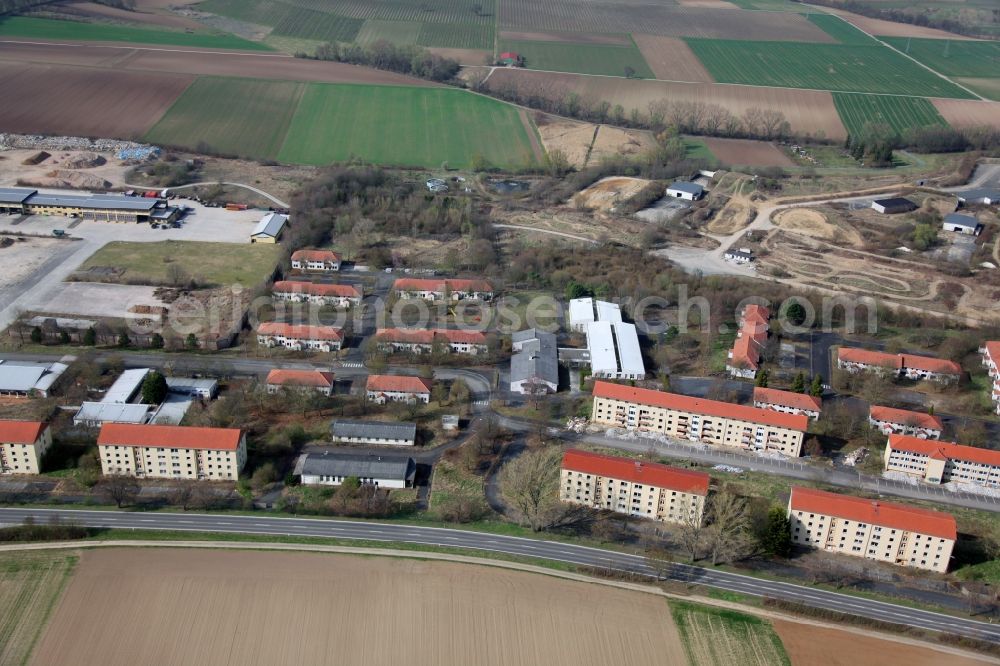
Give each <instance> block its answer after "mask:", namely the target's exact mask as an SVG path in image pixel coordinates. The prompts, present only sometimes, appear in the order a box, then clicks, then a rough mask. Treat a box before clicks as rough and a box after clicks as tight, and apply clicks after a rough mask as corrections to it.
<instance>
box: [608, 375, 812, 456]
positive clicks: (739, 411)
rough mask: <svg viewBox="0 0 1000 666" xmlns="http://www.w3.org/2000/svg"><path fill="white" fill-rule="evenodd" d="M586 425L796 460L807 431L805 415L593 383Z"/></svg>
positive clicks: (630, 387)
mask: <svg viewBox="0 0 1000 666" xmlns="http://www.w3.org/2000/svg"><path fill="white" fill-rule="evenodd" d="M590 420H591V422H593V423H595V424H598V425H604V426H608V427H612V428H623V429H626V430H637V431H640V432H649V433H655V434H660V435H666V436H667V437H672V438H674V439H679V440H687V441H692V442H702V443H704V444H711V445H714V446H729V447H734V448H740V449H747V450H750V451H757V452H770V453H780V454H782V455H786V456H790V457H798V456H799V455H801V453H802V441H803V439H804V438H805V433H806V430H807V429H808V427H809V417H807V416H805V415H804V414H782V413H779V412H774V411H771V410H768V409H759V408H757V407H748V406H746V405H735V404H732V403H728V402H719V401H717V400H706V399H703V398H692V397H690V396H686V395H679V394H677V393H666V392H664V391H654V390H652V389H645V388H635V387H632V386H624V385H621V384H612V383H611V382H602V381H596V382H594V405H593V409H592V411H591V417H590Z"/></svg>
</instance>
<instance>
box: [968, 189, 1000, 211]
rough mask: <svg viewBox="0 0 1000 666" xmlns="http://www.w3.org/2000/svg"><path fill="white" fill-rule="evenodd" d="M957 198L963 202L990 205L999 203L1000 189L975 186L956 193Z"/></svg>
mask: <svg viewBox="0 0 1000 666" xmlns="http://www.w3.org/2000/svg"><path fill="white" fill-rule="evenodd" d="M958 200H959V201H961V202H962V203H964V204H985V205H987V206H992V205H994V204H998V203H1000V189H997V188H990V187H977V188H974V189H971V190H965V191H964V192H959V193H958Z"/></svg>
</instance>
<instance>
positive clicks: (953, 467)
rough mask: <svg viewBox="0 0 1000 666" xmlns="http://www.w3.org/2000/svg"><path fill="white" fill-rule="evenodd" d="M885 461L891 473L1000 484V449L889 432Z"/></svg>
mask: <svg viewBox="0 0 1000 666" xmlns="http://www.w3.org/2000/svg"><path fill="white" fill-rule="evenodd" d="M882 462H883V464H884V465H885V471H887V472H902V473H904V474H909V475H910V476H915V477H918V478H920V479H922V480H923V481H926V482H927V483H948V482H950V481H957V482H960V483H974V484H977V485H980V486H988V487H991V488H996V487H998V486H1000V451H994V450H992V449H981V448H979V447H976V446H965V445H962V444H954V443H952V442H935V441H930V440H926V439H920V438H919V437H912V436H909V435H889V443H888V444H886V447H885V454H884V455H883V457H882Z"/></svg>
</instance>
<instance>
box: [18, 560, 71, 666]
mask: <svg viewBox="0 0 1000 666" xmlns="http://www.w3.org/2000/svg"><path fill="white" fill-rule="evenodd" d="M76 562H77V558H76V556H75V555H73V554H71V553H67V552H64V551H41V552H21V553H3V554H2V555H0V664H25V663H27V662H28V658H29V657H30V656H31V651H32V648H33V647H34V646H35V643H37V642H38V639H39V637H40V636H41V635H42V631H43V629H44V628H45V624H46V621H47V620H48V618H49V616H50V615H51V614H52V609H53V608H54V607H55V605H56V603H57V602H58V601H59V597H60V595H61V593H62V591H63V588H64V587H65V586H66V583H67V581H68V580H69V578H70V576H71V575H72V573H73V569H74V567H75V566H76Z"/></svg>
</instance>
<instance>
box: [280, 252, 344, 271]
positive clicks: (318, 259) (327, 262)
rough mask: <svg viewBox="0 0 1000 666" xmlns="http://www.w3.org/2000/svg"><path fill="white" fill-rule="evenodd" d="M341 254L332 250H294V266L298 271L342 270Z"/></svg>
mask: <svg viewBox="0 0 1000 666" xmlns="http://www.w3.org/2000/svg"><path fill="white" fill-rule="evenodd" d="M340 264H341V260H340V255H339V254H337V253H336V252H331V251H330V250H296V251H295V252H292V268H294V269H295V270H297V271H320V272H323V273H336V272H337V271H339V270H340Z"/></svg>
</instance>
